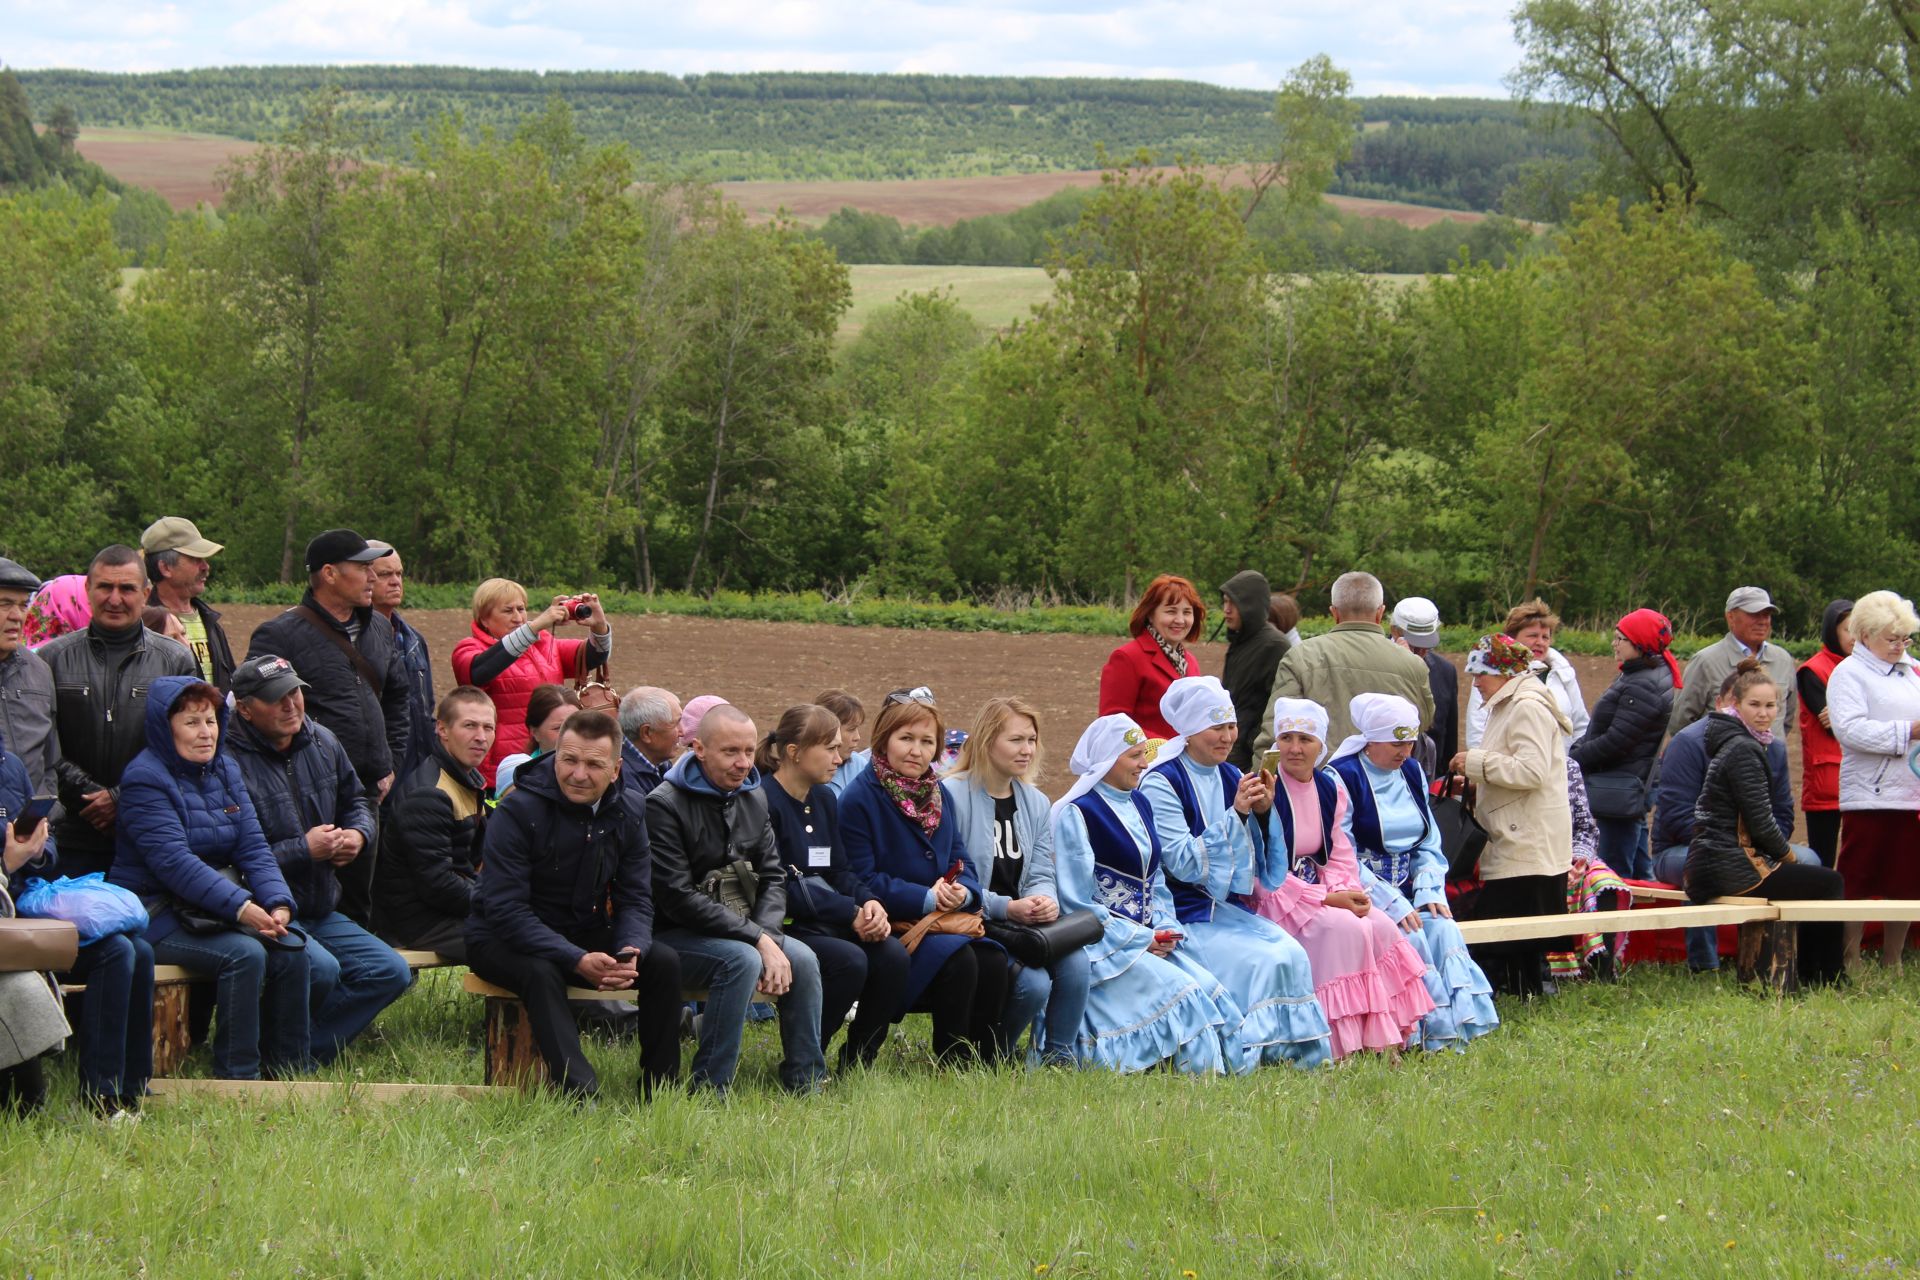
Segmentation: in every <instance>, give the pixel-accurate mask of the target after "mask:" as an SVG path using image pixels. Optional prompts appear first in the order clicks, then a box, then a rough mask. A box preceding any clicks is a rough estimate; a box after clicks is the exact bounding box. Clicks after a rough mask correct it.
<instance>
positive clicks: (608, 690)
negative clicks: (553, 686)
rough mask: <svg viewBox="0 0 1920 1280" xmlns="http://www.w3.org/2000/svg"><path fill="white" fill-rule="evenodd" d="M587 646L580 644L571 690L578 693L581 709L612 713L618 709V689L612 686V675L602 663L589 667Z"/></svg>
mask: <svg viewBox="0 0 1920 1280" xmlns="http://www.w3.org/2000/svg"><path fill="white" fill-rule="evenodd" d="M586 663H587V646H585V645H581V646H580V658H579V661H578V663H577V664H576V670H575V671H574V673H573V691H574V692H575V693H577V694H579V695H580V709H581V710H582V711H604V712H606V713H607V714H608V715H613V714H614V713H616V712H618V711H619V710H620V691H619V690H618V689H616V688H614V687H613V676H612V675H611V674H610V673H609V672H608V670H607V668H606V665H605V664H604V663H603V664H602V665H600V666H597V667H589V666H587V665H586Z"/></svg>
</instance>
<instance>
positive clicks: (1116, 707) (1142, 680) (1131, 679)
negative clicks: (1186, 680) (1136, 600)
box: [1099, 631, 1200, 738]
mask: <svg viewBox="0 0 1920 1280" xmlns="http://www.w3.org/2000/svg"><path fill="white" fill-rule="evenodd" d="M1185 656H1186V659H1187V669H1186V670H1185V671H1175V670H1174V669H1173V663H1171V662H1169V661H1168V660H1167V655H1166V654H1164V653H1162V652H1161V651H1160V646H1159V645H1157V644H1155V643H1154V642H1153V637H1152V636H1150V635H1148V634H1147V633H1146V632H1144V631H1142V632H1141V633H1140V634H1139V635H1138V636H1137V637H1135V638H1134V639H1132V640H1129V641H1127V643H1125V644H1123V645H1121V646H1120V647H1119V648H1118V649H1115V650H1114V651H1113V653H1112V654H1111V655H1109V656H1108V658H1107V665H1106V666H1104V667H1102V668H1100V712H1099V714H1101V715H1103V716H1110V715H1116V714H1117V715H1128V716H1132V717H1133V719H1134V723H1135V724H1138V725H1139V726H1140V727H1141V728H1142V729H1145V730H1146V731H1147V736H1149V737H1153V738H1173V737H1177V736H1178V735H1177V734H1175V733H1174V731H1173V726H1171V725H1169V724H1168V723H1167V722H1166V721H1165V720H1164V719H1162V718H1161V716H1160V695H1161V694H1163V693H1165V692H1166V691H1167V686H1168V685H1170V684H1172V683H1173V682H1174V681H1175V680H1178V679H1179V678H1180V677H1181V676H1197V675H1199V674H1200V663H1199V662H1198V661H1197V660H1196V659H1195V658H1194V656H1193V654H1192V653H1188V654H1186V655H1185Z"/></svg>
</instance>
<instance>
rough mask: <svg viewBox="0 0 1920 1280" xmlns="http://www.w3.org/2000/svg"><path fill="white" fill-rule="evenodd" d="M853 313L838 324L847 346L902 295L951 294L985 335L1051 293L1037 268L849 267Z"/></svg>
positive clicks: (1025, 312)
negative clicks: (869, 320)
mask: <svg viewBox="0 0 1920 1280" xmlns="http://www.w3.org/2000/svg"><path fill="white" fill-rule="evenodd" d="M847 273H848V275H849V276H851V277H852V281H851V283H852V285H853V307H852V308H851V309H850V310H849V311H848V312H847V314H846V316H845V317H843V318H842V319H841V321H840V335H839V336H840V341H842V342H848V341H851V340H852V339H853V338H854V336H855V335H857V334H858V333H859V332H860V329H861V327H862V326H863V325H865V324H866V321H867V317H868V316H869V315H871V314H872V313H873V312H874V311H875V310H876V309H878V308H880V307H884V306H886V305H887V304H888V303H889V302H893V301H894V300H896V299H897V298H899V296H900V295H901V294H903V293H926V292H928V291H929V290H932V289H947V288H951V289H952V290H953V299H954V301H955V302H957V303H959V304H960V305H961V306H962V307H963V308H965V309H966V310H967V312H968V313H970V314H971V315H972V316H973V318H974V319H975V320H977V321H979V322H980V323H981V324H983V325H986V326H987V327H988V328H990V329H1004V328H1006V327H1007V326H1008V325H1010V324H1012V323H1013V322H1014V321H1015V320H1023V319H1025V318H1026V317H1027V316H1028V315H1029V314H1030V312H1031V308H1032V307H1033V305H1034V304H1035V303H1036V302H1045V301H1046V300H1047V298H1048V297H1049V296H1051V295H1052V293H1053V282H1052V281H1051V280H1049V279H1047V273H1046V272H1045V271H1042V270H1041V269H1040V268H1039V267H898V266H852V267H848V268H847Z"/></svg>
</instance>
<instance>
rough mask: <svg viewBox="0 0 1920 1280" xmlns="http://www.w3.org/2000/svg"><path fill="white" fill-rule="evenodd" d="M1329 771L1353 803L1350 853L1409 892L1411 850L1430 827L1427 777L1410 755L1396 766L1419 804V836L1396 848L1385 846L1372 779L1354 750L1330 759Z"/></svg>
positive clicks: (1400, 889)
mask: <svg viewBox="0 0 1920 1280" xmlns="http://www.w3.org/2000/svg"><path fill="white" fill-rule="evenodd" d="M1333 771H1334V772H1335V773H1337V774H1339V775H1340V777H1341V779H1342V780H1343V781H1344V782H1345V783H1346V784H1347V798H1348V799H1349V800H1351V801H1352V802H1353V852H1354V854H1355V855H1356V856H1357V857H1358V858H1359V859H1360V861H1361V862H1363V863H1364V864H1366V867H1367V870H1369V871H1371V872H1373V874H1375V875H1376V876H1379V877H1380V878H1381V879H1382V880H1384V881H1386V882H1387V883H1388V884H1390V885H1392V886H1393V887H1394V888H1396V889H1398V890H1399V891H1400V892H1402V893H1406V894H1411V893H1412V891H1413V851H1414V850H1415V849H1418V848H1419V847H1420V845H1421V843H1422V842H1423V841H1425V840H1426V838H1427V833H1428V832H1430V831H1432V830H1433V809H1432V808H1431V807H1430V806H1429V805H1428V804H1427V779H1426V775H1424V774H1422V773H1421V772H1420V766H1419V765H1417V764H1415V763H1414V762H1413V760H1412V758H1411V757H1409V758H1408V760H1407V762H1406V763H1405V764H1403V765H1401V766H1400V777H1401V778H1402V779H1404V780H1405V782H1406V784H1407V790H1408V791H1410V792H1412V793H1413V801H1414V803H1415V804H1417V805H1419V806H1420V821H1421V828H1420V839H1418V840H1415V841H1414V842H1413V843H1412V844H1410V845H1408V846H1407V847H1406V848H1404V849H1400V850H1398V851H1396V850H1392V849H1389V848H1387V847H1386V845H1387V842H1386V837H1384V836H1382V835H1381V834H1380V806H1379V804H1378V803H1377V802H1375V800H1374V798H1373V782H1372V780H1371V779H1369V778H1368V777H1367V767H1366V765H1365V763H1363V762H1362V761H1361V759H1360V755H1359V753H1358V752H1356V753H1354V754H1353V755H1350V756H1342V757H1341V758H1340V759H1338V760H1335V761H1334V762H1333Z"/></svg>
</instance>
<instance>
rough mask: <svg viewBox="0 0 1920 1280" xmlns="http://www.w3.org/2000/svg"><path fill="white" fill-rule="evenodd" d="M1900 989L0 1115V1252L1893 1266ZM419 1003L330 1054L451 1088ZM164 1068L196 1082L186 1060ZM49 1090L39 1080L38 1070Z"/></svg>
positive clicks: (798, 1266)
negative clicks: (1065, 1055)
mask: <svg viewBox="0 0 1920 1280" xmlns="http://www.w3.org/2000/svg"><path fill="white" fill-rule="evenodd" d="M1916 995H1920V976H1916V977H1912V978H1907V979H1904V980H1900V981H1893V980H1889V979H1887V978H1885V977H1883V976H1882V975H1880V974H1879V973H1878V972H1873V973H1869V974H1868V975H1866V976H1865V977H1864V978H1863V979H1862V981H1861V982H1860V984H1859V985H1858V986H1857V987H1856V988H1855V989H1853V990H1851V991H1848V992H1846V993H1841V994H1836V993H1820V994H1815V995H1812V996H1809V997H1806V998H1803V999H1796V1000H1792V1001H1788V1002H1785V1003H1779V1002H1776V1001H1773V1000H1770V999H1767V998H1765V997H1761V996H1757V995H1752V994H1747V993H1741V992H1739V991H1737V990H1735V989H1734V988H1733V987H1732V985H1731V981H1730V979H1724V978H1723V979H1720V980H1709V979H1696V978H1690V977H1689V976H1688V975H1686V974H1685V973H1684V972H1675V971H1672V970H1658V969H1646V968H1643V969H1638V970H1635V971H1633V972H1632V973H1631V974H1630V975H1629V977H1628V979H1627V980H1626V981H1625V982H1623V983H1621V984H1620V985H1617V986H1613V987H1601V988H1582V989H1576V990H1571V991H1569V992H1567V993H1566V994H1563V995H1562V996H1560V997H1558V998H1557V999H1555V1000H1552V1001H1549V1002H1547V1003H1546V1004H1544V1005H1540V1006H1535V1007H1531V1008H1519V1007H1508V1008H1506V1009H1503V1014H1504V1015H1505V1016H1506V1018H1507V1025H1506V1026H1505V1027H1503V1028H1502V1029H1501V1030H1500V1031H1499V1032H1497V1033H1495V1034H1494V1035H1493V1036H1492V1037H1489V1038H1488V1039H1486V1040H1483V1041H1481V1042H1480V1043H1479V1044H1477V1045H1475V1046H1474V1047H1473V1048H1472V1050H1471V1051H1470V1052H1468V1053H1466V1054H1464V1055H1445V1056H1437V1057H1431V1058H1421V1059H1416V1060H1409V1061H1408V1062H1407V1063H1405V1064H1404V1065H1401V1066H1399V1067H1392V1066H1389V1065H1387V1064H1385V1063H1381V1062H1377V1061H1374V1062H1354V1063H1349V1064H1347V1065H1345V1066H1343V1067H1340V1068H1336V1069H1331V1070H1327V1071H1323V1072H1320V1073H1317V1074H1315V1075H1312V1076H1305V1075H1298V1074H1294V1073H1290V1072H1287V1071H1277V1070H1271V1069H1269V1070H1266V1071H1263V1072H1261V1073H1260V1074H1258V1075H1256V1076H1253V1077H1251V1078H1247V1079H1241V1080H1226V1081H1205V1080H1190V1079H1185V1078H1180V1077H1175V1076H1169V1075H1154V1076H1148V1077H1135V1078H1129V1079H1119V1078H1114V1077H1110V1076H1104V1075H1095V1074H1080V1075H1071V1074H1029V1073H1024V1072H1013V1071H1008V1072H1001V1073H987V1072H972V1073H962V1074H951V1073H940V1072H936V1071H934V1070H932V1069H931V1068H930V1067H929V1066H928V1065H927V1063H926V1061H925V1057H924V1050H923V1048H922V1038H923V1036H924V1030H925V1028H924V1019H919V1018H915V1019H913V1020H911V1021H910V1022H909V1024H908V1034H907V1036H906V1037H904V1038H901V1039H899V1040H897V1041H896V1042H895V1043H894V1044H893V1045H891V1046H889V1049H888V1051H887V1053H886V1054H885V1055H884V1056H883V1058H882V1063H881V1066H880V1068H879V1069H877V1070H875V1071H874V1072H872V1073H868V1074H864V1075H860V1076H856V1077H852V1078H846V1079H842V1080H840V1081H838V1082H837V1083H836V1084H835V1085H834V1086H833V1087H832V1088H831V1089H830V1091H828V1092H827V1093H826V1094H824V1095H823V1096H820V1097H817V1098H813V1099H809V1100H804V1101H801V1100H790V1099H786V1098H784V1097H782V1096H780V1095H778V1094H777V1093H775V1092H772V1091H771V1086H770V1084H769V1081H770V1080H771V1079H772V1076H773V1068H774V1062H775V1059H776V1057H777V1046H776V1041H775V1037H774V1034H773V1032H772V1030H771V1027H770V1024H769V1025H762V1026H756V1027H753V1028H751V1029H750V1035H749V1043H748V1051H747V1061H746V1063H745V1065H744V1069H743V1073H742V1082H743V1087H742V1088H741V1089H740V1090H739V1091H738V1092H737V1093H736V1095H735V1097H734V1099H733V1100H732V1101H730V1102H727V1103H716V1102H712V1101H707V1100H692V1099H687V1098H683V1097H675V1098H668V1099H665V1100H662V1101H658V1102H656V1103H655V1104H654V1105H652V1106H650V1107H647V1108H645V1109H641V1108H639V1107H638V1106H636V1105H635V1104H634V1103H633V1102H631V1101H630V1093H629V1090H630V1088H631V1081H632V1073H633V1051H632V1050H631V1049H630V1048H627V1047H618V1046H614V1045H611V1044H607V1043H600V1044H597V1045H596V1047H595V1057H596V1060H597V1061H598V1063H599V1064H600V1065H601V1066H602V1068H603V1073H604V1082H603V1087H604V1088H605V1090H606V1093H607V1099H606V1101H605V1102H604V1103H603V1105H602V1106H601V1107H600V1108H599V1109H597V1110H594V1111H589V1112H576V1111H573V1110H570V1109H568V1108H566V1107H563V1106H561V1105H559V1104H558V1103H556V1102H554V1101H551V1100H548V1099H544V1098H539V1097H531V1098H524V1099H522V1098H514V1099H510V1100H500V1101H485V1102H458V1101H443V1100H423V1101H409V1102H403V1103H398V1104H390V1105H378V1104H372V1103H367V1102H363V1101H352V1100H348V1099H347V1098H346V1097H345V1095H344V1093H343V1095H342V1096H341V1098H340V1099H338V1100H335V1101H328V1102H307V1103H294V1104H284V1105H245V1104H231V1103H201V1102H191V1103H173V1104H157V1105H155V1106H153V1107H151V1108H149V1111H148V1115H147V1118H146V1120H145V1122H144V1123H143V1124H141V1125H139V1126H137V1127H134V1128H130V1129H129V1128H110V1127H108V1126H105V1125H103V1124H100V1123H98V1122H95V1121H93V1120H90V1119H87V1118H85V1117H83V1116H82V1115H81V1114H80V1113H79V1112H78V1110H77V1109H76V1108H75V1107H73V1105H72V1104H71V1103H68V1102H65V1101H62V1102H60V1103H57V1104H56V1106H55V1107H54V1109H53V1112H52V1114H50V1115H47V1116H43V1117H41V1118H38V1119H35V1120H32V1121H28V1122H24V1123H23V1122H18V1121H0V1169H4V1170H5V1174H4V1183H5V1186H6V1187H7V1192H8V1194H7V1196H6V1202H7V1206H8V1218H9V1222H8V1224H7V1227H6V1229H5V1230H4V1231H0V1274H7V1275H22V1274H33V1275H37V1276H50V1275H73V1276H93V1275H134V1274H141V1275H146V1274H152V1275H166V1276H224V1275H253V1274H276V1275H281V1276H339V1275H356V1276H358V1275H369V1276H374V1275H392V1276H417V1275H479V1274H493V1275H556V1276H582V1275H594V1274H619V1275H646V1276H656V1275H657V1276H716V1277H717V1276H736V1275H745V1274H754V1275H772V1276H779V1277H792V1276H822V1275H834V1274H845V1273H852V1272H861V1273H867V1274H877V1275H889V1276H891V1275H904V1276H930V1275H986V1276H1035V1275H1045V1276H1054V1277H1060V1276H1142V1277H1162V1276H1164V1277H1173V1278H1175V1280H1180V1278H1182V1277H1184V1276H1189V1275H1191V1276H1193V1277H1196V1280H1198V1278H1202V1277H1229V1276H1234V1277H1237V1276H1289V1277H1292V1276H1379V1275H1386V1274H1397V1275H1417V1276H1462V1275H1466V1276H1502V1275H1510V1276H1528V1275H1539V1276H1552V1277H1561V1276H1601V1275H1644V1276H1696V1275H1704V1274H1714V1275H1732V1274H1746V1275H1794V1276H1798V1275H1836V1276H1838V1275H1912V1274H1915V1273H1916V1271H1920V1225H1917V1222H1916V1215H1915V1214H1914V1212H1913V1208H1912V1195H1913V1192H1912V1187H1913V1185H1914V1179H1915V1175H1916V1173H1917V1172H1920V1169H1917V1168H1916V1165H1917V1164H1920V1140H1917V1133H1916V1119H1917V1116H1920V1112H1917V1110H1916V1107H1915V1102H1914V1088H1913V1083H1912V1078H1911V1074H1910V1073H1911V1072H1912V1071H1913V1070H1914V1069H1915V1068H1916V1064H1917V1063H1920V1055H1916V1052H1915V1050H1916V1048H1917V1047H1920V1022H1917V1021H1916V1019H1915V1017H1914V1004H1915V997H1916ZM478 1003H479V1002H478V1001H477V1000H472V999H469V998H467V997H464V996H462V995H461V994H460V993H459V991H458V983H457V979H456V977H455V976H454V973H452V972H449V971H444V970H443V971H438V972H434V973H430V974H425V975H422V983H421V985H420V988H419V989H417V990H416V991H414V992H413V993H411V994H409V995H408V996H407V997H406V998H405V999H404V1000H403V1001H402V1002H401V1003H400V1004H399V1005H397V1006H396V1007H395V1008H394V1009H393V1010H392V1011H390V1012H389V1014H388V1015H387V1016H386V1017H385V1018H383V1019H382V1020H381V1022H380V1023H379V1024H378V1027H377V1029H376V1033H375V1034H374V1036H373V1037H371V1038H370V1040H369V1041H368V1042H367V1043H364V1044H363V1045H360V1046H356V1048H355V1050H354V1051H353V1052H352V1053H351V1054H349V1056H348V1058H347V1059H346V1060H344V1061H343V1062H342V1063H340V1064H337V1065H336V1066H335V1067H334V1068H333V1069H332V1070H331V1071H330V1072H329V1073H328V1074H329V1076H330V1077H334V1078H339V1079H342V1080H348V1079H354V1078H364V1079H370V1080H397V1079H409V1078H411V1079H415V1080H432V1081H465V1082H476V1081H478V1080H479V1078H480V1067H479V1058H478V1036H479V1025H480V1015H479V1009H478ZM192 1069H193V1070H197V1071H204V1070H205V1056H204V1050H203V1051H201V1053H200V1054H199V1055H197V1056H196V1058H195V1059H194V1062H193V1066H192ZM55 1088H56V1097H58V1098H60V1099H63V1100H64V1099H70V1098H71V1097H72V1089H73V1083H72V1077H71V1072H70V1071H67V1070H63V1071H62V1072H60V1073H59V1079H58V1080H57V1082H56V1086H55Z"/></svg>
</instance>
